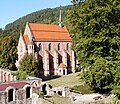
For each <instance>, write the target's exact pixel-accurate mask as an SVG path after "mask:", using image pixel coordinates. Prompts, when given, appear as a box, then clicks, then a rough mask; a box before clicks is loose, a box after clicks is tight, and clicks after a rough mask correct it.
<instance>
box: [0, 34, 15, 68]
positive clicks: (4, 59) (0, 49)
mask: <svg viewBox="0 0 120 104" xmlns="http://www.w3.org/2000/svg"><path fill="white" fill-rule="evenodd" d="M16 45H17V44H16V41H14V40H13V38H12V37H11V36H7V37H4V38H2V39H0V67H1V68H6V69H10V70H16V67H15V61H16Z"/></svg>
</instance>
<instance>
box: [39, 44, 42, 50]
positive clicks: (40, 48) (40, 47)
mask: <svg viewBox="0 0 120 104" xmlns="http://www.w3.org/2000/svg"><path fill="white" fill-rule="evenodd" d="M39 51H42V45H41V43H40V44H39Z"/></svg>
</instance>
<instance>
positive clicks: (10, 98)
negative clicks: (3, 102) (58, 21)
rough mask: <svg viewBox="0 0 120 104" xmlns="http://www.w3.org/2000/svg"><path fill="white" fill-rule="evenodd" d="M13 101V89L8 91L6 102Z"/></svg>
mask: <svg viewBox="0 0 120 104" xmlns="http://www.w3.org/2000/svg"><path fill="white" fill-rule="evenodd" d="M11 101H13V89H10V90H9V91H8V102H11Z"/></svg>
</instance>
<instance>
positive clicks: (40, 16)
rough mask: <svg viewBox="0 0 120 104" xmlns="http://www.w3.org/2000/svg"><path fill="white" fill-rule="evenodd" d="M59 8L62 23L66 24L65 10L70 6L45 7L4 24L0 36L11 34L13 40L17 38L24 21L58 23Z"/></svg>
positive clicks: (23, 26) (22, 29)
mask: <svg viewBox="0 0 120 104" xmlns="http://www.w3.org/2000/svg"><path fill="white" fill-rule="evenodd" d="M60 9H62V19H63V23H65V24H66V17H67V11H68V10H70V9H71V6H63V7H62V6H61V7H57V8H52V9H51V8H47V9H43V10H39V11H36V12H33V13H31V14H28V15H26V16H23V17H21V18H19V19H17V20H16V21H14V22H13V23H10V24H8V25H6V26H5V29H4V30H3V32H2V33H3V34H2V35H0V37H4V36H8V35H12V36H13V38H14V39H15V40H18V38H19V34H20V31H22V32H23V31H24V28H25V24H26V22H32V23H46V24H58V22H59V13H60ZM0 31H1V30H0Z"/></svg>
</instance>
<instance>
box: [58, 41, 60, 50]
mask: <svg viewBox="0 0 120 104" xmlns="http://www.w3.org/2000/svg"><path fill="white" fill-rule="evenodd" d="M59 50H60V43H59V44H58V51H59Z"/></svg>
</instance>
